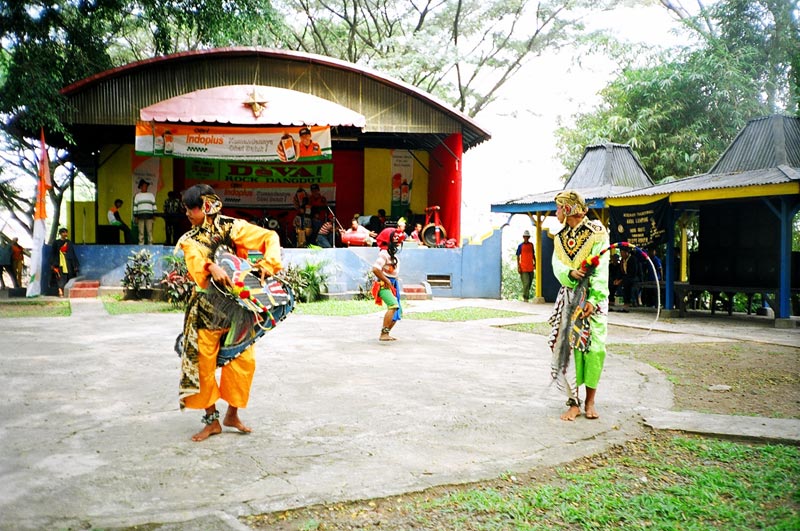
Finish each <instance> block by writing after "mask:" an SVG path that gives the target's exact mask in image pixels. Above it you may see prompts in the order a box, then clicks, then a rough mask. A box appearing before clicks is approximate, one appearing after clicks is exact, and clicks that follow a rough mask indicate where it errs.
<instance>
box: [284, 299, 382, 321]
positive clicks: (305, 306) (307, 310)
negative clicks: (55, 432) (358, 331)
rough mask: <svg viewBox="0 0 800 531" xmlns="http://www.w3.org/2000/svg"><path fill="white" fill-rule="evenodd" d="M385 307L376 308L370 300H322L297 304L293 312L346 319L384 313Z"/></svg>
mask: <svg viewBox="0 0 800 531" xmlns="http://www.w3.org/2000/svg"><path fill="white" fill-rule="evenodd" d="M385 310H386V307H385V306H378V305H377V304H375V301H374V300H372V299H369V300H335V299H329V300H322V301H316V302H299V303H297V305H296V306H295V309H294V311H295V312H297V313H298V314H300V315H321V316H326V317H347V316H351V315H366V314H370V313H375V312H380V311H385Z"/></svg>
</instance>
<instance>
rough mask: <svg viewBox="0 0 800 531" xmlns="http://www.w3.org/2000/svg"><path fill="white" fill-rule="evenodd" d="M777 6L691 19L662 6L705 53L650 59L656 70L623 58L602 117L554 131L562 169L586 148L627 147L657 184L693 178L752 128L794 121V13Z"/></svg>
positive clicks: (605, 95) (725, 6)
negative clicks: (780, 117)
mask: <svg viewBox="0 0 800 531" xmlns="http://www.w3.org/2000/svg"><path fill="white" fill-rule="evenodd" d="M778 3H779V2H770V1H761V2H743V1H741V0H727V1H721V2H719V3H718V4H716V5H715V6H713V8H712V9H709V10H702V11H701V12H700V15H698V16H697V17H690V16H688V14H687V13H686V12H685V10H684V9H683V8H681V7H679V4H678V6H676V5H675V4H674V3H671V2H668V1H664V2H662V4H664V5H665V6H666V7H667V8H668V9H670V11H671V12H673V13H675V14H676V16H677V17H678V18H679V19H680V20H681V21H682V22H683V24H684V25H685V26H686V27H687V28H689V29H690V30H691V31H692V32H694V34H695V35H697V36H699V37H700V39H701V40H700V42H701V44H700V46H699V47H696V48H694V49H689V48H683V49H679V50H672V51H667V52H665V53H660V54H655V55H653V54H651V55H650V56H649V58H650V60H649V61H648V62H647V64H648V65H650V64H652V65H656V66H644V67H643V66H640V65H641V62H642V61H641V57H642V55H638V56H636V58H631V57H629V56H625V55H624V52H623V53H618V54H617V57H618V58H620V59H621V60H622V61H623V64H625V65H626V66H625V67H624V68H622V70H621V72H620V74H619V76H618V77H617V78H616V79H615V80H613V81H612V82H611V83H609V85H608V86H607V87H606V88H605V89H603V90H602V91H601V96H602V104H601V105H600V107H599V108H597V109H596V110H595V111H592V112H589V113H584V114H579V115H577V116H576V117H575V125H574V126H571V127H566V126H565V127H562V128H560V129H559V130H558V131H557V135H558V137H559V139H560V141H561V142H560V145H561V146H562V149H561V152H560V158H561V160H562V162H563V163H564V165H565V167H568V168H572V167H574V166H575V165H576V164H577V163H578V161H579V160H580V157H581V156H582V153H583V150H584V148H585V146H587V145H590V144H594V143H599V142H609V141H611V142H619V143H624V144H629V145H630V146H631V147H632V148H633V149H634V150H635V151H636V153H637V155H638V156H639V158H640V160H641V162H642V164H643V165H644V167H645V168H646V169H647V170H648V172H649V173H650V175H651V176H652V177H653V178H654V179H655V180H656V181H659V180H662V179H664V178H667V177H678V178H679V177H685V176H689V175H696V174H699V173H702V172H704V171H706V170H708V169H709V168H710V167H711V166H712V165H713V163H714V162H715V161H716V160H717V159H718V158H719V156H720V155H721V154H722V152H723V151H724V149H725V148H726V146H727V145H728V144H729V143H730V141H731V140H732V138H733V137H734V135H735V134H736V133H737V132H738V131H739V130H740V129H741V128H742V127H744V125H745V124H746V122H747V120H749V119H751V118H754V117H756V116H760V115H764V114H770V113H773V112H778V111H780V110H781V109H784V110H793V111H794V112H796V111H797V105H796V94H797V93H798V91H797V85H796V83H793V82H792V81H791V79H792V78H793V76H795V75H796V73H794V72H793V70H792V61H797V59H796V56H797V55H798V53H797V52H798V51H800V50H798V48H797V47H798V46H799V45H798V42H800V40H798V39H797V22H796V20H794V19H793V16H792V13H791V11H789V9H788V8H787V9H786V10H785V12H784V11H783V10H781V9H779V8H778V6H777V4H778ZM750 4H752V5H750ZM787 19H788V20H789V22H786V20H787ZM770 20H772V21H773V22H770ZM781 21H783V22H781ZM787 41H791V42H787ZM627 52H629V50H627ZM645 57H647V56H645ZM765 65H766V66H765ZM793 87H794V88H793ZM781 106H784V107H781Z"/></svg>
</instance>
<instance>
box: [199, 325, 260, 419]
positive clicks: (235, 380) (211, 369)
mask: <svg viewBox="0 0 800 531" xmlns="http://www.w3.org/2000/svg"><path fill="white" fill-rule="evenodd" d="M226 333H227V330H206V329H204V328H201V329H200V330H198V331H197V346H198V349H199V351H200V356H199V360H198V365H199V367H198V369H199V371H200V392H199V393H197V394H196V395H192V396H188V397H186V400H184V404H185V405H186V407H187V408H190V409H206V408H209V407H211V406H212V405H214V404H215V403H216V402H217V400H219V399H220V398H221V399H223V400H224V401H225V402H227V403H228V404H229V405H231V406H233V407H239V408H241V407H247V402H248V400H249V399H250V386H251V385H252V383H253V375H254V374H255V372H256V358H255V356H254V354H253V348H254V346H253V345H250V347H249V348H247V349H246V350H245V351H244V352H242V353H241V354H240V355H239V357H238V358H236V359H234V360H233V361H232V362H230V363H228V364H227V365H225V366H224V367H222V369H220V377H219V384H217V377H216V374H217V352H219V344H220V340H221V339H222V336H224V335H225V334H226Z"/></svg>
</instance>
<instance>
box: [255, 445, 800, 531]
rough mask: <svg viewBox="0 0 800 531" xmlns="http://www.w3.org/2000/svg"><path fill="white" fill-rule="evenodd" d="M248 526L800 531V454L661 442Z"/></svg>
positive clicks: (786, 449) (260, 519) (788, 449)
mask: <svg viewBox="0 0 800 531" xmlns="http://www.w3.org/2000/svg"><path fill="white" fill-rule="evenodd" d="M400 502H401V498H384V499H380V500H372V501H368V502H367V501H362V502H353V503H350V504H337V505H335V506H331V505H327V506H315V507H311V508H305V509H299V510H296V511H288V512H282V513H276V514H273V515H259V516H253V517H249V518H246V519H245V521H246V523H247V524H248V525H250V526H253V527H255V528H265V529H268V528H271V527H270V526H271V525H272V524H274V523H277V522H281V523H283V524H284V525H285V524H290V526H285V527H280V529H308V527H303V526H304V525H308V524H309V523H312V522H313V523H314V525H315V526H316V527H311V528H312V529H327V530H344V529H356V528H357V529H361V528H369V529H372V528H373V527H372V525H374V522H376V521H378V522H380V529H383V530H385V531H399V530H400V529H418V530H433V529H437V530H438V529H460V530H465V531H490V530H519V531H523V530H524V531H532V530H573V529H586V530H589V529H630V530H644V529H647V530H665V531H666V530H695V529H697V530H700V529H703V530H705V529H726V530H749V529H770V530H776V531H777V530H789V529H800V449H798V448H797V447H794V446H782V445H757V444H749V443H740V442H731V441H721V440H716V439H708V438H703V437H695V436H683V435H681V436H679V435H674V434H670V433H653V434H651V435H650V436H648V437H644V438H642V439H639V440H634V441H629V442H626V443H625V444H623V445H621V446H618V447H615V448H612V449H610V450H609V451H608V452H605V453H603V454H601V455H599V456H592V457H588V458H585V459H580V460H578V461H575V462H572V463H569V464H566V465H563V466H560V467H554V468H552V469H547V470H543V471H542V470H540V471H534V472H531V473H526V474H521V475H519V477H517V476H515V475H513V474H511V473H505V474H503V475H502V476H501V477H500V478H498V479H495V480H492V481H488V482H483V483H480V484H475V485H467V486H455V487H436V488H433V489H429V490H428V491H425V492H422V493H416V494H410V495H405V496H404V497H403V498H402V503H400Z"/></svg>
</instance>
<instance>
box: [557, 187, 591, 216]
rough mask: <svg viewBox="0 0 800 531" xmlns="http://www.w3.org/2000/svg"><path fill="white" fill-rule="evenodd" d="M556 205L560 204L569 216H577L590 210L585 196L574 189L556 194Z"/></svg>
mask: <svg viewBox="0 0 800 531" xmlns="http://www.w3.org/2000/svg"><path fill="white" fill-rule="evenodd" d="M556 205H558V206H560V207H561V210H563V211H564V214H565V215H567V216H577V215H579V214H585V213H586V212H587V211H588V209H587V208H586V202H585V201H584V200H583V196H581V194H579V193H578V192H576V191H574V190H564V191H563V192H559V193H558V195H556Z"/></svg>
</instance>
